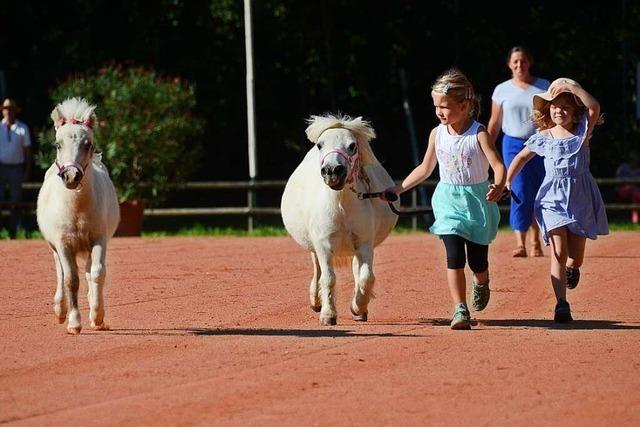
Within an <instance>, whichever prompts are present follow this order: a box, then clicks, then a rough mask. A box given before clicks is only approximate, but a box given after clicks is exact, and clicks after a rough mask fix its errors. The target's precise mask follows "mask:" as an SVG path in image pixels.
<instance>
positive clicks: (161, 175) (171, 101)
mask: <svg viewBox="0 0 640 427" xmlns="http://www.w3.org/2000/svg"><path fill="white" fill-rule="evenodd" d="M70 97H83V98H86V99H87V100H88V101H89V102H91V103H93V104H95V105H96V106H97V108H96V115H97V116H98V124H97V126H96V128H95V131H94V133H95V143H96V148H97V150H98V151H101V152H102V160H103V162H104V163H105V165H106V166H107V168H108V169H109V172H110V174H111V178H112V179H113V182H114V184H115V186H116V190H117V192H118V197H119V199H120V201H124V200H134V199H139V200H145V201H147V202H148V203H149V204H151V205H154V204H158V203H160V202H162V200H163V199H164V197H165V195H166V193H167V190H168V189H169V188H170V187H171V186H173V185H176V184H179V183H181V182H183V181H184V180H185V179H186V178H187V177H188V175H189V174H190V173H192V172H193V170H194V169H195V166H196V165H197V159H198V157H199V153H200V145H199V143H198V136H199V135H200V134H201V131H202V128H203V124H204V123H203V120H202V119H200V118H198V117H196V116H194V115H193V114H192V112H191V111H192V109H193V108H194V106H195V103H196V100H195V87H194V86H193V85H192V84H189V83H186V82H184V81H182V80H181V79H180V78H178V77H175V78H164V77H161V76H159V75H158V74H157V73H156V72H154V71H152V70H148V69H144V68H123V67H119V66H115V65H109V66H106V67H104V68H102V69H100V70H98V71H97V72H94V73H87V74H84V75H79V76H74V77H72V78H69V79H68V80H67V81H65V82H64V83H62V84H61V85H59V86H58V87H57V88H56V89H55V90H54V91H53V93H52V94H51V100H52V101H53V103H54V105H55V104H58V103H60V102H62V101H63V100H64V99H66V98H70ZM38 138H39V142H40V153H39V154H38V156H37V159H36V161H37V163H38V165H40V166H41V167H43V168H48V167H49V165H50V164H51V163H52V161H53V159H54V157H55V149H54V148H53V147H54V144H53V142H52V141H53V139H54V134H53V129H52V128H49V129H48V130H45V131H41V132H40V133H39V136H38Z"/></svg>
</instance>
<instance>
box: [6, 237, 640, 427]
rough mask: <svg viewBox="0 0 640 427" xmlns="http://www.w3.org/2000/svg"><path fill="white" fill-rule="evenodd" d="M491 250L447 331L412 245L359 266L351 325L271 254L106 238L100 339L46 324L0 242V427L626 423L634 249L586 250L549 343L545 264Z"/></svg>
mask: <svg viewBox="0 0 640 427" xmlns="http://www.w3.org/2000/svg"><path fill="white" fill-rule="evenodd" d="M511 243H512V241H511V235H510V234H508V233H501V234H500V235H499V238H498V240H497V242H496V243H495V244H494V245H493V246H492V247H491V250H490V263H491V264H490V265H491V272H492V288H493V295H492V300H491V302H490V304H489V306H488V307H487V309H486V310H485V311H484V312H482V313H475V314H473V315H474V316H475V318H476V320H477V325H474V329H473V330H472V331H470V332H465V331H451V330H450V329H449V327H448V318H449V316H450V309H451V304H450V302H449V296H448V291H447V288H446V284H445V280H446V276H445V269H444V268H443V266H444V251H443V250H442V248H441V246H440V245H441V243H440V242H439V241H438V240H437V239H436V238H435V237H434V236H431V235H428V234H413V235H394V236H392V237H391V238H389V239H388V240H387V241H386V242H385V243H383V244H382V246H381V247H380V248H378V250H377V252H376V266H375V271H376V276H377V283H376V294H377V299H375V300H374V301H373V302H372V304H371V306H370V316H369V319H370V320H369V322H368V323H366V324H362V323H356V322H354V321H352V320H351V317H350V315H349V301H350V298H351V296H352V287H353V283H352V280H351V279H350V277H349V272H348V270H349V269H348V268H344V269H342V270H340V271H339V274H338V280H339V283H338V285H337V301H338V310H339V312H338V326H336V327H322V326H320V325H319V324H318V318H317V314H316V313H313V312H312V311H311V310H310V309H309V308H308V297H307V295H308V290H307V289H308V283H309V279H310V265H309V262H310V261H309V258H308V255H307V254H306V253H305V252H304V251H303V250H302V249H300V248H299V247H297V246H296V245H295V243H294V242H293V241H292V240H291V239H289V238H258V239H249V238H165V239H131V238H120V239H114V240H113V241H112V244H111V246H110V248H109V252H108V257H107V263H108V275H107V288H106V302H107V314H106V318H107V323H108V324H109V325H111V330H110V331H105V332H93V331H91V330H90V329H89V328H88V327H87V326H86V325H87V321H88V312H87V303H86V297H85V293H86V284H85V283H84V282H83V283H82V284H81V294H82V295H81V298H80V300H81V308H82V315H83V324H84V325H85V329H84V330H83V332H82V334H81V335H79V336H67V335H66V333H65V328H64V327H63V326H62V325H57V324H55V322H54V316H53V310H52V302H51V301H52V297H53V291H54V280H55V273H54V268H53V260H52V258H51V256H50V254H49V252H48V249H47V248H46V246H45V244H44V242H42V241H26V242H25V241H18V242H16V241H2V242H0V292H1V298H0V340H1V343H2V344H1V348H2V349H1V353H0V354H1V356H2V357H0V423H9V424H11V425H68V424H71V423H73V424H76V425H82V426H91V425H132V426H140V425H153V426H157V425H239V426H240V425H242V426H245V425H261V426H262V425H278V426H282V425H285V426H286V425H291V426H299V425H322V426H325V425H327V426H328V425H434V426H438V425H442V426H447V427H451V426H456V425H465V426H466V425H473V426H477V425H491V426H496V425H563V426H564V425H575V426H578V425H580V426H583V425H591V426H594V425H595V426H597V425H603V426H604V425H616V426H623V425H628V426H631V425H639V424H640V356H639V355H640V334H639V332H640V314H638V303H639V302H640V286H638V285H639V284H640V280H639V279H638V273H639V272H640V267H639V265H640V233H621V232H619V233H615V234H613V235H612V236H608V237H605V238H602V239H600V240H598V241H596V242H589V243H588V245H587V259H586V265H585V266H584V268H583V270H582V273H583V278H582V281H581V283H580V286H579V287H578V288H577V289H576V290H574V291H571V292H570V294H569V301H570V302H571V303H572V308H573V311H574V317H575V318H576V319H577V320H576V321H575V322H573V323H572V324H570V325H568V326H562V327H558V326H554V325H553V323H552V322H551V321H550V320H549V319H550V318H551V317H552V310H553V306H554V302H555V301H554V299H553V295H552V291H551V287H550V285H549V284H548V282H549V279H548V263H549V258H548V257H545V258H529V259H512V258H510V257H509V253H510V250H511Z"/></svg>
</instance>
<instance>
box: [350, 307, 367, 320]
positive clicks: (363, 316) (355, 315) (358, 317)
mask: <svg viewBox="0 0 640 427" xmlns="http://www.w3.org/2000/svg"><path fill="white" fill-rule="evenodd" d="M351 314H352V315H353V320H355V321H356V322H366V321H367V319H368V312H367V311H365V312H364V313H361V314H358V313H356V311H355V310H354V309H353V307H351Z"/></svg>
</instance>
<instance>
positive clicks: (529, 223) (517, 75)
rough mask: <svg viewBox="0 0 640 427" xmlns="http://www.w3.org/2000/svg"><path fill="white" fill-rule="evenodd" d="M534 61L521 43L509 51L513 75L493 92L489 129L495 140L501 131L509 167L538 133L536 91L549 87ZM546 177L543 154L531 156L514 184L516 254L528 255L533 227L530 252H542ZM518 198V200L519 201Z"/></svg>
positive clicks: (511, 222) (511, 220)
mask: <svg viewBox="0 0 640 427" xmlns="http://www.w3.org/2000/svg"><path fill="white" fill-rule="evenodd" d="M532 63H533V60H532V58H531V55H529V53H528V52H527V51H526V49H524V48H523V47H520V46H515V47H513V48H511V50H510V51H509V55H508V57H507V66H508V67H509V69H510V70H511V78H510V79H509V80H507V81H505V82H503V83H500V84H499V85H498V86H496V88H495V90H494V91H493V95H492V96H491V101H492V102H491V117H490V119H489V124H488V126H487V131H488V132H489V135H490V136H491V138H492V140H493V141H494V142H495V141H496V139H497V138H498V135H499V134H500V132H501V131H502V134H503V137H502V158H503V160H504V163H505V166H507V167H509V165H510V164H511V161H512V160H513V158H514V157H515V156H516V154H518V153H519V152H520V150H522V148H523V147H524V142H525V141H526V140H527V139H528V138H529V137H530V136H531V135H533V134H534V133H535V131H536V129H535V126H534V124H533V122H532V120H531V105H532V99H533V95H535V94H537V93H542V92H545V91H546V90H547V88H548V87H549V81H548V80H545V79H541V78H538V77H534V76H532V75H531V73H530V71H529V69H530V67H531V65H532ZM542 178H544V163H543V160H542V158H541V157H538V158H536V159H533V160H531V161H530V162H529V163H527V165H526V166H525V167H524V169H523V170H522V172H521V173H520V175H518V177H517V178H516V179H515V180H514V182H513V183H512V184H511V191H512V192H513V193H514V194H515V195H516V196H517V197H514V198H512V199H511V212H510V214H509V225H510V226H511V228H512V229H513V231H514V232H515V236H516V248H515V249H514V250H513V252H512V255H513V256H514V257H526V256H527V249H526V247H525V241H526V235H527V230H529V228H530V227H531V228H532V230H531V231H532V233H531V234H532V236H531V255H533V256H543V252H542V245H541V243H540V232H539V229H538V225H537V224H536V222H535V221H533V201H534V199H535V197H536V193H537V192H538V189H539V188H540V184H541V183H542ZM516 200H518V202H519V203H516Z"/></svg>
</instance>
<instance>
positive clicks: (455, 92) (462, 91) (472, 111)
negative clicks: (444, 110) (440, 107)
mask: <svg viewBox="0 0 640 427" xmlns="http://www.w3.org/2000/svg"><path fill="white" fill-rule="evenodd" d="M431 90H432V91H433V92H436V93H442V94H444V95H446V96H447V97H448V98H451V99H453V100H454V101H455V102H457V103H459V104H462V103H463V102H465V101H469V116H470V117H473V118H474V119H477V118H478V116H479V115H480V99H479V97H478V96H477V95H476V93H475V91H474V90H473V85H471V82H470V81H469V79H468V78H467V76H465V75H464V74H462V72H461V71H460V70H458V69H457V68H451V69H450V70H447V71H445V72H444V73H443V74H442V75H441V76H440V77H438V78H437V79H436V81H435V83H434V84H433V85H432V86H431Z"/></svg>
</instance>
